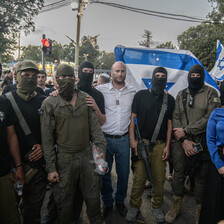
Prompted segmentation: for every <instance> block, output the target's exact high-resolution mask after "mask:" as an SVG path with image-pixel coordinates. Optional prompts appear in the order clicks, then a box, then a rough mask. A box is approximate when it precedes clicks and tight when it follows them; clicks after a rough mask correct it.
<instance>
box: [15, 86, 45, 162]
mask: <svg viewBox="0 0 224 224" xmlns="http://www.w3.org/2000/svg"><path fill="white" fill-rule="evenodd" d="M12 94H13V96H14V99H15V101H16V103H17V105H18V107H19V109H20V111H21V113H22V115H23V117H24V119H25V120H26V123H27V125H28V126H29V128H30V130H31V132H32V134H33V136H34V137H35V139H36V141H35V142H34V144H41V128H40V113H41V111H40V107H41V104H42V102H43V101H44V100H45V99H46V96H44V95H41V94H39V93H37V95H36V96H35V97H34V98H32V99H31V100H30V101H24V100H23V99H22V98H20V97H19V96H18V94H17V93H16V91H15V90H14V91H12ZM12 110H13V109H12ZM13 113H14V116H15V117H16V123H15V130H16V134H17V136H18V139H19V146H20V151H21V155H22V158H23V157H24V155H25V154H26V153H27V152H28V151H29V150H30V149H31V148H32V146H31V145H30V144H29V142H28V140H27V137H26V136H25V134H24V131H23V129H22V128H21V126H20V124H19V120H18V118H17V116H16V114H15V112H14V111H13Z"/></svg>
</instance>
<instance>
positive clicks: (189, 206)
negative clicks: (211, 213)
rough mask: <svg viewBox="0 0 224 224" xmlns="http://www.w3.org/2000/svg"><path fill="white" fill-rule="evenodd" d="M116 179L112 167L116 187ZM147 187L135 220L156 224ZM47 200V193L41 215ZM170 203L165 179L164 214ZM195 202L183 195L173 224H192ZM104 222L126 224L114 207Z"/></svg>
mask: <svg viewBox="0 0 224 224" xmlns="http://www.w3.org/2000/svg"><path fill="white" fill-rule="evenodd" d="M132 179H133V175H132V171H131V172H130V176H129V183H128V193H127V198H126V201H125V204H126V206H127V207H128V208H129V205H128V202H129V199H130V193H131V187H132ZM116 180H117V176H116V173H115V168H114V167H113V169H112V181H113V187H114V188H116V185H115V183H116ZM148 193H149V189H145V191H144V195H143V201H142V202H143V203H142V206H141V209H140V211H141V214H140V215H139V217H138V220H137V221H136V222H135V223H136V224H137V223H138V224H139V223H146V224H156V222H155V221H154V218H153V215H152V212H151V205H150V199H149V198H148ZM47 200H48V194H47V195H46V198H45V203H44V206H43V208H42V216H44V215H45V214H46V204H47ZM171 204H172V191H171V183H170V182H169V181H167V180H166V181H165V184H164V204H163V206H162V210H163V212H164V214H165V213H166V212H167V211H168V210H169V208H170V207H171ZM194 213H195V202H194V198H193V196H190V195H188V194H186V195H185V197H184V199H183V204H182V209H181V213H180V215H179V216H178V217H177V219H176V221H175V222H174V224H194V223H195V219H194V216H195V214H194ZM82 216H83V217H82V219H83V224H89V220H88V218H87V215H86V213H85V205H84V206H83V215H82ZM106 224H127V222H126V221H125V219H124V218H123V217H122V216H120V215H119V214H118V212H117V211H116V209H115V208H114V211H113V215H112V216H111V217H110V219H109V220H107V221H106Z"/></svg>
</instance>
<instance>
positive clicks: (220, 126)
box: [207, 108, 224, 169]
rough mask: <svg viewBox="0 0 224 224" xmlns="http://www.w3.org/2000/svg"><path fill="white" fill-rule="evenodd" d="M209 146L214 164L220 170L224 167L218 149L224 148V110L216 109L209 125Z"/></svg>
mask: <svg viewBox="0 0 224 224" xmlns="http://www.w3.org/2000/svg"><path fill="white" fill-rule="evenodd" d="M207 145H208V150H209V153H210V155H211V159H212V162H213V163H214V164H215V166H216V168H217V169H219V168H221V167H223V166H224V162H223V161H222V160H221V158H220V156H219V154H218V147H219V146H224V108H216V109H215V110H214V111H213V112H212V113H211V116H210V118H209V120H208V124H207Z"/></svg>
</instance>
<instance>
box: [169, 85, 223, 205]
mask: <svg viewBox="0 0 224 224" xmlns="http://www.w3.org/2000/svg"><path fill="white" fill-rule="evenodd" d="M182 92H183V90H182V91H180V92H179V93H178V95H177V98H176V106H175V110H174V114H173V127H174V128H178V127H185V128H186V129H187V131H188V135H187V136H186V138H187V139H189V140H191V141H193V142H196V143H198V142H199V141H200V138H201V135H202V134H203V133H204V132H205V131H206V126H207V121H208V119H209V116H210V114H211V112H212V111H213V110H214V109H215V108H216V107H217V106H219V99H218V94H217V92H216V90H215V89H213V88H211V87H209V86H206V85H204V86H203V87H202V88H201V89H200V90H199V91H198V93H197V94H196V95H195V96H194V103H193V107H190V106H189V101H190V92H189V89H187V90H186V92H187V102H186V111H187V116H188V120H189V124H188V125H187V119H186V115H185V111H184V107H183V102H182ZM189 159H190V157H187V156H186V155H185V153H184V149H183V147H182V144H181V143H180V142H178V141H176V142H175V144H174V150H173V165H174V173H175V175H174V181H173V184H172V189H173V192H174V194H175V195H177V196H180V197H183V196H184V192H185V188H184V182H185V171H186V169H187V166H188V162H189ZM199 159H200V160H201V162H200V163H201V164H200V167H199V168H198V169H197V170H196V173H195V192H194V193H195V200H196V204H202V197H203V193H204V186H205V178H206V174H207V168H208V165H209V160H210V159H209V153H208V150H207V149H206V148H204V151H203V152H201V153H200V156H199Z"/></svg>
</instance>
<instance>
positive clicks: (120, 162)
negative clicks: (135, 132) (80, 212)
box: [101, 135, 130, 207]
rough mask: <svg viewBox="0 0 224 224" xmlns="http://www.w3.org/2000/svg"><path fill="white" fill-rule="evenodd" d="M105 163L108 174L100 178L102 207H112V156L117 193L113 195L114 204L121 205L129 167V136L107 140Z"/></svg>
mask: <svg viewBox="0 0 224 224" xmlns="http://www.w3.org/2000/svg"><path fill="white" fill-rule="evenodd" d="M105 138H106V140H107V154H106V161H107V162H108V167H109V172H108V173H106V174H105V175H104V176H102V180H103V186H102V190H101V194H102V200H103V202H104V206H106V207H107V206H113V202H114V197H113V187H112V183H111V169H112V165H113V156H114V155H115V162H116V173H117V191H116V193H115V201H116V203H123V202H124V199H125V198H126V195H127V188H128V176H129V166H130V143H129V135H125V136H123V137H121V138H108V137H105Z"/></svg>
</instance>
